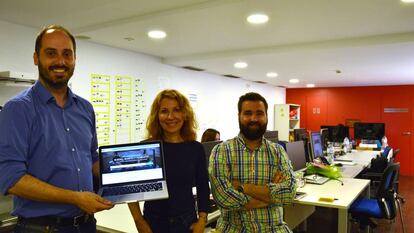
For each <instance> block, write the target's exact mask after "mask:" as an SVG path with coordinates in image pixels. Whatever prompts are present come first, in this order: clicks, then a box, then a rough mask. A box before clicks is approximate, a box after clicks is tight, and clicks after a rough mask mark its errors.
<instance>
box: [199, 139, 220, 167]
mask: <svg viewBox="0 0 414 233" xmlns="http://www.w3.org/2000/svg"><path fill="white" fill-rule="evenodd" d="M221 142H222V141H210V142H203V143H201V144H202V145H203V148H204V153H205V154H206V161H207V170H208V163H209V162H208V161H209V159H210V154H211V151H212V150H213V148H214V146H215V145H217V144H219V143H221Z"/></svg>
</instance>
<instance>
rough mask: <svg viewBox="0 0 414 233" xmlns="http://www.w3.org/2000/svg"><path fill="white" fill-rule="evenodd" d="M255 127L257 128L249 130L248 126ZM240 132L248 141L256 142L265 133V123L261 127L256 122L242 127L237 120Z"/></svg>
mask: <svg viewBox="0 0 414 233" xmlns="http://www.w3.org/2000/svg"><path fill="white" fill-rule="evenodd" d="M253 125H257V126H258V128H256V129H251V128H250V126H253ZM239 127H240V132H241V133H242V134H243V136H244V137H245V138H246V139H248V140H257V139H260V138H261V137H262V136H263V134H264V133H265V132H266V128H267V122H266V123H265V124H263V125H260V123H258V122H250V123H248V124H247V125H243V124H242V123H241V122H240V120H239Z"/></svg>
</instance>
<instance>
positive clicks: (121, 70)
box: [0, 21, 285, 213]
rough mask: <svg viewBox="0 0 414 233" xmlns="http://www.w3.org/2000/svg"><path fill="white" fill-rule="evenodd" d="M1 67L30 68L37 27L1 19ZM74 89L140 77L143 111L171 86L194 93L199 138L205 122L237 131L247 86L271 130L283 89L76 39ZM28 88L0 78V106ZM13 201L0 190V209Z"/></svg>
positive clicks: (226, 132) (227, 134)
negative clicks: (258, 98)
mask: <svg viewBox="0 0 414 233" xmlns="http://www.w3.org/2000/svg"><path fill="white" fill-rule="evenodd" d="M0 31H1V33H0V71H17V72H26V73H34V74H35V75H36V76H37V67H36V66H34V65H33V59H32V55H33V51H34V44H35V37H36V34H37V29H32V28H28V27H24V26H19V25H15V24H11V23H8V22H4V21H0ZM76 62H77V63H76V69H75V74H74V76H73V77H72V80H71V82H72V87H73V90H74V92H75V93H77V94H79V95H81V96H83V97H84V98H86V99H90V89H91V88H90V80H89V77H90V74H92V73H97V74H106V75H111V76H115V75H123V76H132V77H136V78H141V79H143V80H144V82H145V84H146V95H145V96H146V102H147V110H146V111H147V112H148V108H149V107H150V105H151V103H152V100H153V98H154V97H155V95H156V94H157V93H158V92H159V90H161V89H165V88H175V89H177V90H179V91H181V92H183V93H185V94H190V93H191V94H197V96H198V104H197V106H196V115H197V119H198V122H199V133H198V134H199V138H200V137H201V133H202V132H203V131H204V130H205V129H206V128H209V127H212V128H216V129H218V130H219V131H220V132H221V136H222V139H228V138H231V137H234V136H235V135H236V134H237V133H238V123H237V101H238V98H239V96H240V95H242V94H244V93H246V92H248V91H256V92H259V93H260V94H262V95H263V96H264V97H265V98H266V99H267V101H268V103H269V111H268V114H269V124H268V129H273V105H274V104H275V103H285V89H284V88H278V87H274V86H270V85H264V84H258V83H253V82H248V81H243V80H235V79H230V78H225V77H222V76H218V75H213V74H208V73H202V72H194V71H189V70H184V69H181V68H177V67H173V66H169V65H165V64H162V63H161V61H160V59H158V58H155V57H151V56H146V55H143V54H138V53H135V52H131V51H127V50H122V49H116V48H111V47H108V46H102V45H98V44H94V43H89V42H84V41H78V48H77V61H76ZM24 88H26V87H21V86H6V85H5V84H4V83H1V82H0V105H3V104H4V103H5V102H6V101H7V100H8V99H9V98H10V97H11V96H14V95H15V94H17V93H18V92H20V91H21V90H23V89H24ZM10 205H11V200H10V198H9V197H7V198H4V197H2V196H1V195H0V213H3V212H7V211H8V210H9V209H10Z"/></svg>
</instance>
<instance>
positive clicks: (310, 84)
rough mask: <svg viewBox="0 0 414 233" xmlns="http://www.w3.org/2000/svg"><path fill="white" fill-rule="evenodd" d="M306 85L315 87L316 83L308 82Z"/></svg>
mask: <svg viewBox="0 0 414 233" xmlns="http://www.w3.org/2000/svg"><path fill="white" fill-rule="evenodd" d="M306 87H309V88H312V87H315V84H313V83H309V84H306Z"/></svg>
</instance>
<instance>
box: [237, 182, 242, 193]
mask: <svg viewBox="0 0 414 233" xmlns="http://www.w3.org/2000/svg"><path fill="white" fill-rule="evenodd" d="M237 191H239V192H241V193H244V187H243V185H242V184H241V185H240V186H239V187H237Z"/></svg>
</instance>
